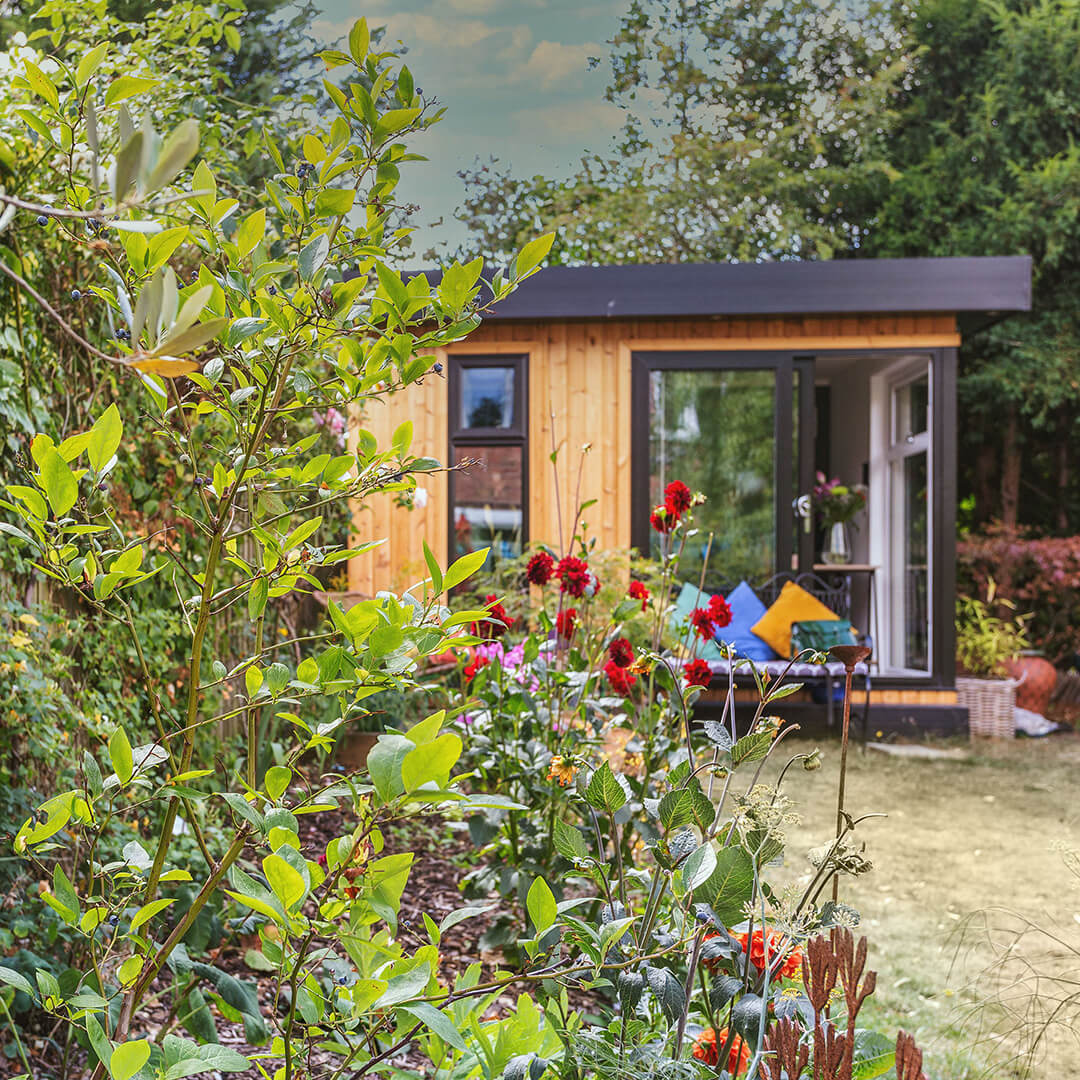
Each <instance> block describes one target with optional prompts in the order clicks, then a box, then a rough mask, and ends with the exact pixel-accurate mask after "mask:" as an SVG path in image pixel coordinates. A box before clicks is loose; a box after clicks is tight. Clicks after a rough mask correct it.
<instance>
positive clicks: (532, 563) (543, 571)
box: [525, 551, 555, 585]
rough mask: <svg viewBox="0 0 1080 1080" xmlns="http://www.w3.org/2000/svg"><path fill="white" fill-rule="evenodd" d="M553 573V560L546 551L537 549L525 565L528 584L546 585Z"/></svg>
mask: <svg viewBox="0 0 1080 1080" xmlns="http://www.w3.org/2000/svg"><path fill="white" fill-rule="evenodd" d="M554 574H555V560H554V559H553V558H552V557H551V556H550V555H549V554H548V553H547V552H546V551H538V552H537V553H536V554H535V555H534V556H533V557H532V558H531V559H530V560H529V565H528V566H526V567H525V576H526V577H527V578H528V579H529V584H530V585H546V584H547V583H548V582H549V581H550V580H551V579H552V577H553V576H554Z"/></svg>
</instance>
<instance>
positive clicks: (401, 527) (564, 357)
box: [348, 314, 960, 596]
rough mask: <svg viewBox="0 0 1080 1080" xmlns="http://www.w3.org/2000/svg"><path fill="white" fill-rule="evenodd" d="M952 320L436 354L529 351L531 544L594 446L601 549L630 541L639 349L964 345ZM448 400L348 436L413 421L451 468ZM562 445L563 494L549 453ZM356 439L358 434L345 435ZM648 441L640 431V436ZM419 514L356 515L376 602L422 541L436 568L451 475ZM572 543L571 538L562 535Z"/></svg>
mask: <svg viewBox="0 0 1080 1080" xmlns="http://www.w3.org/2000/svg"><path fill="white" fill-rule="evenodd" d="M959 340H960V339H959V335H958V334H957V329H956V319H955V317H954V316H953V315H925V314H919V315H889V316H882V315H838V316H824V317H822V316H813V317H810V316H807V317H801V316H796V317H787V318H749V317H748V318H745V319H737V318H716V319H674V320H657V319H604V320H600V319H596V320H562V321H557V320H550V321H542V322H536V321H526V320H521V321H516V320H515V321H513V322H511V321H506V322H500V321H498V320H495V319H492V320H489V321H488V322H486V323H484V324H483V325H482V326H481V327H480V328H479V329H478V330H477V331H476V332H475V333H473V334H471V335H470V336H469V338H468V340H467V341H464V342H461V343H460V344H458V345H454V346H452V347H451V348H450V349H447V350H442V351H441V355H440V356H439V359H440V360H441V361H442V363H443V365H444V367H446V366H447V364H446V361H447V356H448V355H454V354H458V355H467V356H482V355H484V354H488V355H491V356H497V355H499V354H500V353H506V354H512V355H526V356H527V357H528V371H529V413H530V415H529V428H528V468H529V484H528V491H529V537H528V539H529V541H532V542H546V543H549V544H551V545H553V546H555V547H557V546H558V543H559V528H560V526H559V521H560V511H561V519H562V529H563V532H564V533H566V532H569V529H570V525H571V522H572V521H573V518H574V511H575V509H576V498H575V495H576V492H577V478H578V469H579V464H580V462H581V449H582V447H583V446H584V445H585V444H589V446H590V450H589V452H588V454H587V455H586V457H585V461H584V468H583V469H582V471H581V477H582V479H581V491H580V500H581V501H587V500H589V499H596V500H597V501H596V503H595V505H593V506H592V507H590V508H589V510H588V511H587V512H586V514H585V518H586V520H587V521H588V523H589V532H590V535H594V536H597V537H599V542H600V545H601V546H602V547H605V548H610V547H616V546H619V547H624V546H629V544H630V521H631V505H630V501H631V494H630V493H631V485H630V446H631V439H632V436H633V433H632V417H631V410H630V397H631V394H630V373H631V358H632V354H633V352H634V350H635V349H651V350H662V349H686V348H688V347H689V348H692V349H701V350H702V351H711V350H714V351H722V350H741V351H745V350H747V349H776V348H783V347H786V346H788V345H790V347H791V348H792V349H798V350H811V351H816V352H824V351H826V350H828V349H846V350H851V349H864V348H865V349H867V350H868V351H870V350H873V349H897V348H913V349H915V348H928V347H940V346H955V345H957V344H959ZM448 411H449V407H448V393H447V382H446V379H445V378H444V377H439V376H437V375H428V376H426V377H425V378H424V381H423V384H422V385H416V386H411V387H409V388H408V389H407V390H404V391H402V392H401V393H399V394H396V395H394V396H393V398H392V399H391V400H390V401H389V402H386V403H384V402H379V403H376V404H373V405H371V406H370V407H369V412H368V415H366V416H364V417H363V418H362V419H361V418H360V417H359V416H358V415H357V414H356V413H354V414H353V416H352V417H351V419H350V433H353V432H354V431H355V429H356V427H358V426H363V427H365V428H367V429H368V430H369V431H371V432H372V434H373V435H374V436H375V437H376V439H377V440H378V443H379V446H381V447H382V446H387V445H389V443H390V437H391V435H392V433H393V431H394V428H395V427H397V425H398V424H400V423H401V422H402V421H403V420H409V419H411V420H412V421H413V453H414V454H416V455H417V456H420V457H434V458H437V459H438V460H440V461H444V462H445V461H446V460H447V459H448V456H449V428H448ZM553 436H554V442H555V445H556V446H557V447H558V450H559V453H558V460H557V466H556V467H557V470H558V484H557V486H558V499H556V494H555V492H556V480H555V469H553V467H552V464H551V460H550V456H551V451H552V437H553ZM352 437H353V438H355V436H354V435H352ZM638 437H644V433H638ZM422 486H423V487H424V488H425V489H426V492H427V505H426V506H425V507H424V508H423V509H413V510H411V511H410V510H405V509H401V508H398V507H396V506H395V505H394V503H393V500H392V498H390V497H387V496H377V497H376V498H373V499H371V500H370V501H369V504H368V505H367V506H363V507H360V506H357V507H354V510H353V527H354V537H353V540H354V543H363V542H366V541H368V540H374V539H380V538H386V542H385V543H383V544H381V545H380V546H379V547H377V548H375V549H374V550H373V551H371V552H368V553H366V554H364V555H360V556H358V557H357V558H355V559H351V560H350V561H349V563H348V566H349V590H350V591H351V592H354V593H361V594H364V595H369V596H370V595H371V594H373V593H374V592H376V591H377V590H379V589H394V590H398V591H400V590H401V589H403V588H405V587H407V586H408V585H410V584H412V583H414V582H416V581H419V580H420V579H422V578H423V577H424V576H425V573H426V571H425V564H424V557H423V548H422V544H421V542H422V541H423V540H426V541H427V543H428V546H429V547H430V548H431V550H432V551H433V552H434V553H435V555H436V557H437V558H438V559H439V561H440V563H441V564H442V565H444V566H445V565H446V563H447V562H448V561H449V560H448V557H447V555H448V553H447V531H448V530H447V480H446V476H445V474H441V473H439V474H429V475H427V476H426V477H425V478H424V480H423V485H422ZM567 539H568V537H567Z"/></svg>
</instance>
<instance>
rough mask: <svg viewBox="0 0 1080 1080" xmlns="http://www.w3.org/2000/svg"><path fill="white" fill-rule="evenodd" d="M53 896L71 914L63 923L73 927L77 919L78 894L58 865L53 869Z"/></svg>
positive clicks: (78, 909)
mask: <svg viewBox="0 0 1080 1080" xmlns="http://www.w3.org/2000/svg"><path fill="white" fill-rule="evenodd" d="M53 894H54V896H55V897H56V899H57V900H59V901H60V903H61V904H62V905H63V906H64V908H66V909H67V910H68V911H69V912H71V915H70V917H68V918H65V919H64V921H65V922H66V923H68V924H69V925H73V924H74V923H75V920H76V919H78V917H79V911H80V906H79V894H78V893H77V892H76V891H75V886H74V885H72V884H71V881H70V879H69V878H68V876H67V874H65V873H64V868H63V867H62V866H61V865H60V864H59V863H57V864H56V866H54V867H53Z"/></svg>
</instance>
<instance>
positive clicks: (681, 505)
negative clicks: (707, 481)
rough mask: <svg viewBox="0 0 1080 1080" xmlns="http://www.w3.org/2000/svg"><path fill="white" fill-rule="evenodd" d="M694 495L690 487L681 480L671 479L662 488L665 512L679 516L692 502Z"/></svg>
mask: <svg viewBox="0 0 1080 1080" xmlns="http://www.w3.org/2000/svg"><path fill="white" fill-rule="evenodd" d="M693 501H694V497H693V496H692V495H691V494H690V489H689V488H688V487H687V486H686V485H685V484H684V483H683V482H682V481H681V480H672V481H671V483H670V484H668V486H667V487H666V488H664V506H665V507H666V509H667V512H668V513H669V514H670V515H671V516H672V517H676V518H680V517H682V516H683V514H685V513H686V511H687V510H689V509H690V507H691V505H692V504H693Z"/></svg>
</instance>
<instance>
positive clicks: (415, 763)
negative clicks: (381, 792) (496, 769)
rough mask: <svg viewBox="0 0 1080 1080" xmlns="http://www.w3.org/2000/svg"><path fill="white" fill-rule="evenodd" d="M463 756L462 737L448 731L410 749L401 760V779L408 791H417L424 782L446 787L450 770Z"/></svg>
mask: <svg viewBox="0 0 1080 1080" xmlns="http://www.w3.org/2000/svg"><path fill="white" fill-rule="evenodd" d="M460 757H461V739H460V738H459V737H458V736H457V735H455V734H454V733H453V732H450V731H447V732H444V733H443V734H442V735H440V736H439V737H438V738H437V739H434V740H432V741H431V742H426V743H421V744H420V745H419V746H417V747H415V748H414V749H412V750H410V751H409V753H407V754H406V755H405V757H404V758H403V759H402V762H401V781H402V783H403V784H404V785H405V790H406V791H410V792H411V791H416V789H417V788H419V787H422V786H423V785H424V784H430V783H434V784H435V786H436V787H437V788H440V789H441V788H445V787H446V785H447V784H448V783H449V781H450V770H451V769H452V768H453V767H454V765H455V764H456V763H457V760H458V758H460Z"/></svg>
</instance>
